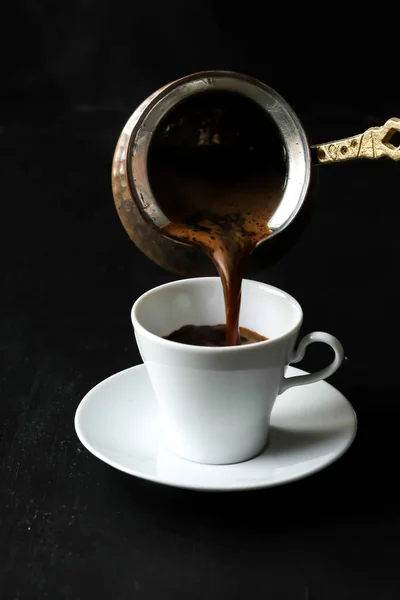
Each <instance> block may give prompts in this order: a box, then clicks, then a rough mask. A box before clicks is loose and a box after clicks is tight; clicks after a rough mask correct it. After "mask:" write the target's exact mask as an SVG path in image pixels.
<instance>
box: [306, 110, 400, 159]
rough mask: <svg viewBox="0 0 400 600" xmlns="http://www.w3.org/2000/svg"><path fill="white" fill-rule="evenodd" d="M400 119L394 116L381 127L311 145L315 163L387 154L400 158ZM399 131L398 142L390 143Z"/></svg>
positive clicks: (379, 156) (393, 157)
mask: <svg viewBox="0 0 400 600" xmlns="http://www.w3.org/2000/svg"><path fill="white" fill-rule="evenodd" d="M398 132H400V119H398V118H396V117H392V118H391V119H389V120H388V121H386V123H385V124H384V125H382V126H381V127H371V128H370V129H367V131H365V132H364V133H359V134H358V135H354V136H352V137H349V138H345V139H343V140H337V141H335V142H327V143H325V144H317V145H315V146H311V154H312V158H313V163H314V164H324V163H335V162H343V161H345V160H355V159H357V158H369V159H376V158H382V157H383V156H386V157H388V158H391V159H392V160H400V136H399V134H398ZM396 133H397V137H398V138H399V139H398V144H397V146H394V145H393V144H391V143H390V141H391V139H392V138H393V136H394V135H395V134H396Z"/></svg>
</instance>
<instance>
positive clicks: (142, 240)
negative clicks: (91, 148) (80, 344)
mask: <svg viewBox="0 0 400 600" xmlns="http://www.w3.org/2000/svg"><path fill="white" fill-rule="evenodd" d="M204 92H231V93H236V94H239V95H241V96H244V97H246V98H248V99H249V100H250V101H253V103H254V102H255V103H256V104H258V105H259V106H260V107H261V108H262V109H263V110H264V111H265V116H266V118H267V119H270V120H271V121H272V122H273V123H274V125H275V128H276V130H277V132H278V134H279V136H278V138H277V139H279V140H280V141H279V142H278V143H280V144H281V152H282V154H283V156H284V159H285V166H286V182H285V187H284V191H283V195H282V199H281V201H280V203H279V205H278V207H277V209H276V211H275V213H274V214H273V216H272V217H271V219H270V221H269V223H268V225H269V228H270V230H271V231H272V233H271V234H270V235H269V236H268V237H266V238H265V239H263V240H261V242H260V244H262V243H264V242H265V241H267V240H269V239H271V238H274V237H275V236H276V235H277V234H278V233H280V232H282V231H283V230H284V229H285V228H286V227H287V226H288V225H289V224H290V223H291V222H292V221H293V219H294V218H295V217H296V215H297V213H298V212H299V210H300V208H301V206H302V205H303V203H304V200H305V198H306V195H307V192H308V189H309V185H310V179H311V166H312V165H315V164H328V163H338V162H343V161H348V160H354V159H360V158H366V159H378V158H381V157H388V158H391V159H393V160H400V146H399V147H395V146H393V145H392V144H391V143H390V140H391V139H392V137H393V135H394V134H395V133H396V132H398V131H400V119H397V118H391V119H389V120H388V121H387V122H386V123H385V124H384V125H383V126H381V127H372V128H370V129H368V130H367V131H365V132H364V133H360V134H358V135H354V136H352V137H349V138H346V139H342V140H338V141H333V142H328V143H324V144H318V145H315V146H311V147H310V146H309V144H308V141H307V136H306V134H305V131H304V129H303V126H302V124H301V122H300V121H299V119H298V117H297V115H296V114H295V113H294V111H293V109H292V108H291V107H290V106H289V105H288V104H287V102H286V101H285V100H284V99H283V98H282V97H281V96H280V95H279V94H277V92H275V91H274V90H273V89H272V88H270V87H268V86H267V85H265V84H264V83H261V82H260V81H258V80H256V79H253V78H252V77H248V76H246V75H241V74H238V73H233V72H227V71H206V72H202V73H195V74H193V75H189V76H187V77H184V78H182V79H179V80H178V81H175V82H172V83H169V84H168V85H166V86H164V87H163V88H161V89H159V90H157V91H156V92H154V93H153V94H152V95H151V96H149V97H148V98H147V99H146V100H145V101H144V102H142V104H141V105H140V106H139V107H138V108H137V109H136V110H135V112H134V113H133V114H132V116H131V117H130V119H129V120H128V122H127V123H126V125H125V127H124V129H123V131H122V133H121V136H120V138H119V140H118V143H117V146H116V149H115V154H114V160H113V166H112V189H113V195H114V201H115V206H116V208H117V211H118V214H119V217H120V219H121V221H122V224H123V226H124V228H125V230H126V231H127V233H128V235H129V237H130V238H131V240H132V241H133V242H134V243H135V244H136V246H137V247H138V248H139V249H140V250H142V251H143V252H144V253H145V254H146V255H147V256H148V257H149V258H150V259H151V260H153V261H154V262H156V263H158V264H159V265H161V266H162V267H164V268H166V269H168V270H171V271H174V272H176V273H179V274H180V275H185V276H186V275H196V276H199V275H206V274H210V272H212V265H211V262H210V261H209V260H208V259H207V257H206V256H205V255H203V254H202V253H201V252H199V251H198V250H196V249H194V248H192V247H191V246H189V245H187V244H183V243H180V242H177V241H174V240H172V239H170V238H168V237H167V236H166V235H165V234H164V233H163V232H162V231H161V228H162V227H163V226H165V225H167V224H168V222H169V220H168V218H167V217H166V215H165V214H164V213H163V212H162V210H161V208H160V206H159V204H158V203H157V198H156V197H155V196H154V195H153V192H152V189H151V186H150V182H149V174H148V168H147V167H148V163H147V161H148V155H149V149H150V146H151V143H152V140H153V137H154V135H155V133H156V132H157V131H159V128H160V127H163V126H164V125H163V123H165V117H166V116H167V115H168V114H169V113H170V112H171V111H173V110H174V109H175V108H176V107H177V106H178V105H180V104H181V103H183V102H184V101H186V100H188V99H189V98H191V97H193V96H194V95H200V94H204ZM181 121H182V119H181ZM172 125H174V126H176V127H177V128H179V127H181V129H182V128H184V126H185V124H184V123H182V122H179V123H172ZM169 127H171V123H170V124H169V125H168V128H169ZM212 127H213V125H212V124H211V125H210V126H209V128H208V130H205V129H199V128H197V129H196V130H194V129H192V130H190V128H189V130H188V131H183V129H182V131H183V133H182V135H181V136H180V137H179V139H180V140H181V141H182V144H183V145H185V144H187V145H188V146H189V147H190V146H193V145H199V144H201V145H204V144H210V145H212V144H222V145H223V144H226V145H227V147H228V145H229V144H230V143H231V141H232V135H231V134H232V133H233V132H231V131H218V130H216V129H215V130H213V129H212Z"/></svg>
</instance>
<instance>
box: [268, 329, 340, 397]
mask: <svg viewBox="0 0 400 600" xmlns="http://www.w3.org/2000/svg"><path fill="white" fill-rule="evenodd" d="M314 342H323V343H324V344H328V346H330V347H331V348H332V350H333V351H334V353H335V358H334V359H333V361H332V362H331V363H330V364H329V365H328V366H327V367H324V368H323V369H321V370H320V371H317V372H316V373H309V374H307V375H298V376H297V377H284V378H283V380H282V383H281V386H280V388H279V394H282V393H283V392H285V391H286V390H288V389H289V388H291V387H294V386H295V385H306V384H307V383H314V382H315V381H320V380H321V379H326V377H329V375H332V373H334V372H335V371H336V370H337V369H338V368H339V367H340V365H341V364H342V362H343V358H344V350H343V346H342V344H341V343H340V342H339V340H338V339H336V338H335V337H334V336H333V335H331V334H330V333H324V332H323V331H314V332H313V333H309V334H307V335H305V336H304V337H303V339H302V340H301V341H300V343H299V345H298V346H297V349H296V350H295V351H294V354H293V356H292V358H291V359H290V363H297V362H300V361H301V360H303V358H304V355H305V353H306V349H307V346H308V345H309V344H313V343H314Z"/></svg>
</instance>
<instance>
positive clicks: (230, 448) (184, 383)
mask: <svg viewBox="0 0 400 600" xmlns="http://www.w3.org/2000/svg"><path fill="white" fill-rule="evenodd" d="M302 318H303V313H302V310H301V307H300V305H299V303H298V302H297V301H296V300H295V299H294V298H292V297H291V296H289V294H287V293H286V292H283V291H282V290H279V289H278V288H275V287H272V286H270V285H266V284H264V283H259V282H256V281H249V280H244V281H243V288H242V304H241V311H240V324H241V326H243V327H248V328H249V329H252V330H253V331H256V332H257V333H260V334H262V335H264V336H266V337H268V338H269V339H268V340H266V341H263V342H258V343H256V344H249V345H245V346H230V347H225V348H213V347H202V346H190V345H186V344H181V343H178V342H172V341H169V340H165V339H163V336H166V335H168V334H170V333H172V331H174V330H176V329H179V327H182V326H183V325H216V324H219V323H225V307H224V299H223V294H222V286H221V281H220V279H219V278H218V277H204V278H196V279H185V280H181V281H175V282H173V283H167V284H166V285H161V286H159V287H157V288H154V289H152V290H150V291H149V292H146V293H145V294H143V295H142V296H141V297H140V298H139V299H138V300H137V301H136V302H135V304H134V305H133V308H132V323H133V327H134V330H135V335H136V341H137V344H138V347H139V350H140V354H141V356H142V359H143V361H144V363H145V365H146V368H147V372H148V374H149V376H150V380H151V383H152V385H153V389H154V392H155V394H156V397H157V400H158V405H159V412H160V418H161V427H162V430H163V433H164V437H165V441H166V443H167V445H168V447H169V448H170V449H171V450H172V451H173V452H175V453H176V454H178V455H180V456H181V457H183V458H186V459H188V460H191V461H194V462H199V463H206V464H220V465H222V464H229V463H236V462H241V461H245V460H248V459H250V458H252V457H254V456H256V455H257V454H259V453H260V452H261V451H262V450H263V448H264V447H265V445H266V443H267V439H268V429H269V422H270V416H271V411H272V408H273V406H274V403H275V400H276V398H277V396H278V395H279V394H282V393H283V392H284V391H285V390H287V389H288V388H290V387H292V386H295V385H304V384H308V383H313V382H314V381H319V380H320V379H324V378H326V377H328V376H329V375H331V374H332V373H334V372H335V371H336V369H338V367H339V366H340V364H341V363H342V360H343V348H342V345H341V343H340V342H339V341H338V340H337V339H336V338H335V337H333V336H332V335H330V334H329V333H323V332H319V331H317V332H314V333H309V334H308V335H306V336H305V337H303V338H302V340H301V341H300V343H299V344H298V346H297V348H296V349H294V347H295V343H296V340H297V336H298V333H299V329H300V326H301V323H302ZM313 342H324V343H325V344H328V345H329V346H331V348H332V349H333V351H334V353H335V356H334V359H333V361H332V362H331V363H330V364H329V365H328V366H327V367H325V368H324V369H322V370H320V371H318V372H316V373H311V374H309V375H301V376H297V377H291V378H285V370H286V367H287V366H288V365H289V363H297V362H299V361H300V360H301V359H302V358H303V356H304V354H305V350H306V348H307V346H308V345H309V344H311V343H313Z"/></svg>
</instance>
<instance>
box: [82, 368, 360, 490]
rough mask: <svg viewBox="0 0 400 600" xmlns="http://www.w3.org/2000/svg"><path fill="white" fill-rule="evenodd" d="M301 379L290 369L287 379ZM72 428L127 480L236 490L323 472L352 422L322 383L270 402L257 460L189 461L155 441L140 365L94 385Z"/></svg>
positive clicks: (352, 429) (349, 434) (348, 438)
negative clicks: (265, 443) (219, 463)
mask: <svg viewBox="0 0 400 600" xmlns="http://www.w3.org/2000/svg"><path fill="white" fill-rule="evenodd" d="M303 373H304V371H300V369H295V368H294V367H289V368H288V373H287V374H288V375H289V376H292V375H299V374H303ZM75 429H76V433H77V434H78V437H79V439H80V441H81V442H82V444H83V445H84V446H86V448H87V449H88V450H89V451H90V452H91V453H92V454H94V455H95V456H97V458H100V459H101V460H103V461H104V462H105V463H107V464H109V465H111V466H112V467H115V468H116V469H119V470H120V471H124V472H125V473H128V474H129V475H135V476H136V477H141V478H142V479H148V480H150V481H155V482H157V483H163V484H166V485H171V486H176V487H180V488H188V489H195V490H212V491H234V490H250V489H257V488H265V487H270V486H275V485H280V484H283V483H288V482H290V481H294V480H296V479H301V478H303V477H306V476H307V475H311V474H312V473H315V472H316V471H320V470H321V469H323V468H324V467H327V466H328V465H330V464H331V463H333V462H334V461H335V460H336V459H338V458H339V457H340V456H342V454H344V453H345V452H346V450H347V449H348V448H349V446H350V445H351V443H352V441H353V440H354V437H355V434H356V429H357V419H356V415H355V413H354V410H353V409H352V407H351V405H350V404H349V402H348V401H347V400H346V398H345V397H344V396H343V395H342V394H341V393H340V392H338V391H337V390H336V389H335V388H334V387H332V386H331V385H329V384H328V383H325V382H324V381H320V382H318V383H313V384H311V385H305V386H300V387H294V388H292V389H290V390H288V391H287V392H285V393H284V394H282V396H280V397H279V398H278V399H277V401H276V404H275V406H274V409H273V411H272V417H271V431H270V441H269V445H268V448H267V449H266V450H265V451H264V452H263V453H262V454H261V455H259V456H257V457H256V458H253V459H252V460H249V461H247V462H244V463H239V464H235V465H225V466H215V465H210V466H209V465H201V464H197V463H192V462H189V461H187V460H185V459H183V458H179V457H178V456H176V455H174V454H172V453H171V452H169V451H168V450H167V449H166V448H164V446H163V443H162V442H160V433H159V427H158V418H157V404H156V399H155V397H154V393H153V390H152V387H151V384H150V381H149V379H148V376H147V371H146V368H145V366H144V365H139V366H137V367H132V368H131V369H127V370H126V371H121V372H120V373H117V374H116V375H113V376H112V377H109V378H108V379H105V380H104V381H102V382H101V383H99V384H98V385H96V387H94V388H93V389H92V390H91V391H90V392H89V393H88V394H87V395H86V396H85V397H84V398H83V400H82V402H81V403H80V405H79V407H78V409H77V411H76V415H75Z"/></svg>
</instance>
